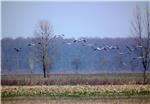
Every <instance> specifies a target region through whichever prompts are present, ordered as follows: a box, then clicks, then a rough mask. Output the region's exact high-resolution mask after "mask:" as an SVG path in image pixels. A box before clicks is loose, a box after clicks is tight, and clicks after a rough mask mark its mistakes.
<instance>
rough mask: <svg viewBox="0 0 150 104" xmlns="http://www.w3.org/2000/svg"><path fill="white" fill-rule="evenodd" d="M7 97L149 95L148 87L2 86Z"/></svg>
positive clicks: (149, 86)
mask: <svg viewBox="0 0 150 104" xmlns="http://www.w3.org/2000/svg"><path fill="white" fill-rule="evenodd" d="M1 93H2V97H8V96H77V97H78V96H79V97H80V96H136V95H150V85H101V86H99V85H97V86H90V85H76V86H70V85H65V86H57V85H55V86H2V90H1Z"/></svg>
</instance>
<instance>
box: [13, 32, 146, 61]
mask: <svg viewBox="0 0 150 104" xmlns="http://www.w3.org/2000/svg"><path fill="white" fill-rule="evenodd" d="M57 37H64V35H63V34H62V35H57V36H56V35H55V36H54V38H57ZM75 43H82V46H87V47H91V48H92V49H93V51H107V50H117V53H118V54H119V55H124V54H130V53H131V52H134V51H135V50H137V49H138V48H143V47H142V46H136V47H134V48H133V47H132V48H131V47H129V46H126V49H128V51H127V52H120V47H119V46H108V45H107V46H103V47H98V46H96V45H95V44H89V43H88V41H87V40H86V39H75V40H73V41H72V42H67V43H65V44H67V45H71V44H75ZM40 44H41V42H38V43H36V44H35V43H29V44H28V45H27V46H29V47H31V46H35V45H40ZM14 50H15V51H16V52H17V53H19V52H20V51H21V50H22V48H14ZM135 59H143V57H141V56H139V57H134V58H133V60H135Z"/></svg>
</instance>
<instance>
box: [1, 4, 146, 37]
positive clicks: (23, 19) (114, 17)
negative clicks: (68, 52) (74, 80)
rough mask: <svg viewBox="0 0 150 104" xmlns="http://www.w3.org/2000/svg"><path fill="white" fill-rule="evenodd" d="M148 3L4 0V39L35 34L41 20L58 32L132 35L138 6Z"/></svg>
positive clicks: (74, 34) (75, 35) (76, 35)
mask: <svg viewBox="0 0 150 104" xmlns="http://www.w3.org/2000/svg"><path fill="white" fill-rule="evenodd" d="M145 4H146V2H135V1H134V2H131V1H130V2H129V1H128V2H127V1H126V2H108V1H107V2H104V1H103V2H102V1H99V2H98V1H97V2H96V1H95V2H92V1H91V2H60V1H59V2H58V1H57V2H52V1H49V2H48V1H47V2H46V1H45V2H42V1H38V2H33V1H26V2H25V1H24V2H19V1H16V2H11V1H3V2H2V5H1V6H2V8H1V9H2V19H1V20H2V21H1V22H2V25H1V26H2V38H4V37H12V38H16V37H33V34H34V31H35V30H36V26H37V24H38V23H39V21H41V20H46V21H49V23H50V24H52V26H53V29H54V33H55V34H56V35H59V34H64V35H65V37H66V38H79V37H89V38H90V37H93V38H95V37H100V38H105V37H111V38H116V37H129V36H131V21H133V13H134V11H135V7H136V5H139V6H140V7H141V8H144V5H145Z"/></svg>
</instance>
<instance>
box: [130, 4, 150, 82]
mask: <svg viewBox="0 0 150 104" xmlns="http://www.w3.org/2000/svg"><path fill="white" fill-rule="evenodd" d="M132 32H133V34H134V36H135V49H136V52H137V58H136V59H138V60H141V63H142V66H143V68H144V70H143V83H144V84H145V83H146V80H147V70H148V69H149V64H150V8H149V6H148V5H146V8H145V9H144V10H142V9H140V8H139V7H138V6H137V8H136V13H135V19H134V21H133V22H132Z"/></svg>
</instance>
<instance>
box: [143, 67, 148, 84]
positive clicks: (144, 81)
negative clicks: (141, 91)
mask: <svg viewBox="0 0 150 104" xmlns="http://www.w3.org/2000/svg"><path fill="white" fill-rule="evenodd" d="M146 79H147V77H146V69H144V73H143V84H146Z"/></svg>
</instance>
